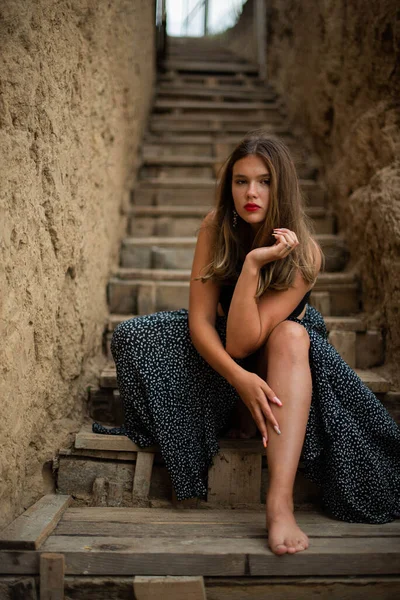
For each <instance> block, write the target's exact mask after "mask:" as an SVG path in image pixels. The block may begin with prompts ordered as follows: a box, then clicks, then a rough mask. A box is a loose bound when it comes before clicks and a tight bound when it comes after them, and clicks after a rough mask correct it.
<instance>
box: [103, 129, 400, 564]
mask: <svg viewBox="0 0 400 600" xmlns="http://www.w3.org/2000/svg"><path fill="white" fill-rule="evenodd" d="M322 261H323V258H322V254H321V251H320V249H319V246H318V244H317V243H316V242H315V240H313V238H312V235H311V233H310V226H309V223H308V220H307V218H306V216H305V214H304V210H303V207H302V199H301V193H300V189H299V183H298V179H297V175H296V170H295V167H294V164H293V161H292V159H291V157H290V154H289V152H288V149H287V148H286V146H285V145H284V144H283V143H282V142H281V141H280V140H279V139H277V138H275V137H272V136H269V135H267V134H266V133H265V132H263V131H262V130H260V131H255V132H251V133H249V134H248V135H247V136H246V137H245V139H244V140H243V141H242V142H241V143H240V144H239V145H238V146H237V148H236V149H235V150H234V152H233V153H232V155H231V156H230V157H229V158H228V160H227V162H226V164H225V167H224V169H223V172H222V175H221V179H220V183H219V188H218V198H217V205H216V208H215V209H214V210H212V211H211V212H210V213H209V214H208V215H207V216H206V218H205V219H204V221H203V223H202V226H201V228H200V232H199V235H198V241H197V245H196V250H195V256H194V260H193V268H192V274H191V282H190V300H189V311H187V310H185V309H181V310H175V311H163V312H158V313H155V314H152V315H146V316H143V317H137V318H135V319H129V320H127V321H125V322H124V323H121V324H120V325H119V326H118V327H117V328H116V330H115V332H114V334H113V338H112V343H111V351H112V354H113V357H114V360H115V362H116V366H117V378H118V387H119V389H120V393H121V396H122V399H123V402H124V409H125V424H124V426H123V427H122V428H113V429H106V428H104V427H102V426H101V425H98V424H96V423H95V424H94V425H93V431H95V432H98V433H124V434H125V435H128V436H129V437H130V438H131V439H132V440H133V441H134V442H135V443H137V444H139V445H140V446H147V445H151V444H154V443H158V444H159V445H160V448H161V453H162V455H163V457H164V460H165V463H166V466H167V468H168V469H169V472H170V474H171V479H172V483H173V486H174V488H175V491H176V496H177V498H178V499H184V498H190V497H195V496H204V495H205V494H206V492H207V490H206V486H205V477H206V474H207V469H208V467H209V466H210V464H211V462H212V457H213V456H214V455H215V454H216V453H217V452H218V450H219V447H218V441H217V438H218V436H220V435H221V434H224V433H227V432H228V429H229V427H230V425H231V424H232V423H231V422H232V417H233V415H234V413H235V410H236V414H238V415H239V417H240V416H241V418H242V422H241V423H239V424H238V431H237V430H236V431H235V430H230V432H229V434H230V435H240V436H246V435H249V434H251V433H252V431H251V429H252V427H251V425H252V424H255V426H256V427H257V428H258V430H259V431H260V433H261V436H262V439H263V444H264V447H265V448H266V453H267V460H268V474H269V484H268V493H267V499H266V520H267V529H268V542H269V546H270V548H271V550H272V551H273V552H274V553H275V554H278V555H280V554H285V553H295V552H298V551H301V550H305V549H306V548H307V547H308V543H309V542H308V538H307V535H306V534H305V533H304V532H303V531H301V529H300V528H299V527H298V525H297V523H296V520H295V517H294V514H293V484H294V479H295V475H296V470H297V467H298V464H299V460H300V457H301V458H302V462H303V465H304V469H305V473H306V475H308V476H309V477H310V478H311V479H312V480H313V481H315V482H316V483H318V484H319V485H321V486H322V492H323V501H324V504H325V507H326V509H327V510H328V511H329V512H330V514H331V515H333V516H335V517H337V518H339V519H342V520H345V521H350V522H351V521H353V522H354V521H356V522H369V523H384V522H387V521H391V520H393V519H394V518H396V516H398V515H399V513H400V430H399V428H398V427H397V426H396V424H395V422H394V421H393V419H392V418H391V417H390V415H389V414H388V413H387V411H386V410H385V409H384V407H383V406H382V404H381V403H380V402H379V401H378V400H377V398H376V397H375V396H374V395H373V394H372V392H370V390H369V389H368V388H367V387H366V386H365V385H364V384H363V383H362V381H361V380H360V379H359V378H358V376H357V375H356V373H355V372H354V371H353V370H352V369H350V367H349V366H348V365H347V364H346V363H345V362H344V361H343V360H342V358H341V357H340V355H339V354H338V353H337V352H336V351H335V349H334V348H333V347H332V346H331V345H330V344H329V343H328V341H327V332H326V328H325V324H324V321H323V318H322V316H321V315H320V313H319V312H318V311H317V310H316V309H315V308H313V307H311V306H310V305H309V304H307V300H308V298H309V295H310V290H311V288H312V287H313V285H314V282H315V280H316V277H317V275H318V272H319V271H320V268H321V263H322Z"/></svg>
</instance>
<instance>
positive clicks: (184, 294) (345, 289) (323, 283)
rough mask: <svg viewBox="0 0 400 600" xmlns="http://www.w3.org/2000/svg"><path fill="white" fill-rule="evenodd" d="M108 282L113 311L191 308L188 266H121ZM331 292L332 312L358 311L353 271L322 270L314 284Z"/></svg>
mask: <svg viewBox="0 0 400 600" xmlns="http://www.w3.org/2000/svg"><path fill="white" fill-rule="evenodd" d="M115 273H117V274H118V277H112V278H111V279H110V280H109V283H108V289H107V291H108V303H109V311H110V312H111V313H121V314H131V313H134V314H148V313H152V312H156V311H159V310H176V309H179V308H188V305H189V277H190V271H189V270H187V269H186V270H185V269H177V270H175V269H118V270H116V271H115ZM317 292H329V304H330V307H329V314H331V315H335V316H349V315H351V314H354V313H358V312H359V309H360V306H359V289H358V283H357V280H356V278H355V277H354V276H353V275H351V274H343V273H322V274H321V275H320V276H319V277H318V280H317V282H316V285H315V287H314V293H313V295H315V294H316V293H317Z"/></svg>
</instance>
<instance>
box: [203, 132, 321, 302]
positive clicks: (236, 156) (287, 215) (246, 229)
mask: <svg viewBox="0 0 400 600" xmlns="http://www.w3.org/2000/svg"><path fill="white" fill-rule="evenodd" d="M249 155H256V156H259V157H260V158H261V159H262V160H263V161H264V163H265V164H266V166H267V167H268V169H269V173H270V189H269V204H268V211H267V215H266V218H265V220H264V222H263V223H262V225H261V226H260V228H259V230H258V231H257V233H256V235H255V236H254V234H252V230H251V226H250V225H249V224H248V223H246V222H245V221H243V219H241V218H240V217H239V216H238V217H237V221H238V222H237V226H236V227H234V226H233V210H234V208H235V206H234V202H233V196H232V174H233V167H234V164H235V163H236V162H237V161H238V160H240V159H241V158H244V157H245V156H249ZM209 226H210V227H213V229H214V235H213V239H214V244H213V249H212V257H213V258H212V261H211V263H210V264H209V265H207V266H206V267H205V272H204V274H203V275H202V276H201V277H200V278H199V279H201V280H202V281H203V282H204V281H207V279H212V280H214V281H218V282H220V283H223V282H224V283H227V282H229V283H234V282H235V281H236V280H237V278H238V277H239V274H240V270H241V268H242V265H243V262H244V259H245V257H246V254H247V253H248V252H250V250H253V249H254V248H260V247H262V246H272V245H273V244H275V238H274V237H273V236H272V232H273V229H274V228H276V227H285V228H287V229H290V230H292V231H294V232H295V233H296V235H297V238H298V240H299V245H298V246H297V247H296V248H294V249H293V250H292V252H290V254H289V255H288V256H287V257H286V258H282V259H280V260H276V261H273V262H271V263H267V264H266V265H264V266H263V267H262V269H261V270H260V278H259V282H258V288H257V293H256V297H257V298H258V297H260V296H261V295H262V294H263V293H264V292H265V290H266V289H268V288H270V289H275V290H287V289H288V288H289V287H291V285H292V284H293V280H294V277H295V273H296V271H297V270H300V272H301V274H302V276H303V278H304V280H305V281H306V282H307V283H312V282H314V280H315V277H316V268H315V254H314V252H313V247H312V246H313V244H312V237H311V234H312V231H313V229H312V224H311V221H310V219H309V218H308V217H307V215H306V214H305V211H304V202H303V197H302V193H301V190H300V185H299V181H298V177H297V173H296V167H295V165H294V163H293V160H292V158H291V156H290V152H289V150H288V148H287V146H286V145H285V144H284V143H283V142H282V140H280V139H279V138H277V137H275V136H272V135H270V134H268V133H266V132H265V131H264V130H262V129H257V130H255V131H250V132H249V133H247V134H246V136H245V138H244V139H243V140H242V141H241V142H240V143H239V144H238V145H237V146H236V148H235V149H234V151H233V152H232V154H231V155H230V156H229V157H228V158H227V160H226V162H225V164H224V165H223V167H222V170H221V174H220V180H219V183H218V187H217V203H216V209H215V215H214V218H213V220H212V223H211V224H210V225H209ZM318 248H319V246H318ZM319 251H320V252H321V256H322V260H323V255H322V251H321V249H320V248H319Z"/></svg>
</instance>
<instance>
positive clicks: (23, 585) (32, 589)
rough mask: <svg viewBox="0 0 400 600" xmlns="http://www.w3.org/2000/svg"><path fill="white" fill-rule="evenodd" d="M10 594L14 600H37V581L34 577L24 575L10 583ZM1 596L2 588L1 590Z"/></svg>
mask: <svg viewBox="0 0 400 600" xmlns="http://www.w3.org/2000/svg"><path fill="white" fill-rule="evenodd" d="M10 596H11V599H12V600H37V593H36V583H35V580H34V578H33V577H24V578H23V579H20V580H19V581H16V582H15V583H12V584H10ZM0 597H2V596H1V590H0Z"/></svg>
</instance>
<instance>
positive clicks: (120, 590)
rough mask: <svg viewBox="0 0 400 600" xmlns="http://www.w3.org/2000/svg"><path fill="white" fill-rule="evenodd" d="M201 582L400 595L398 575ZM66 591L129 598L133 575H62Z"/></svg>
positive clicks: (363, 599)
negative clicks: (64, 576)
mask: <svg viewBox="0 0 400 600" xmlns="http://www.w3.org/2000/svg"><path fill="white" fill-rule="evenodd" d="M204 583H205V588H206V593H208V594H209V598H212V600H244V598H246V600H266V599H269V598H270V599H271V600H393V599H394V598H399V597H400V577H395V576H389V577H386V576H375V577H307V576H306V577H274V578H270V577H269V578H268V577H257V578H255V579H252V578H251V577H232V578H225V577H218V578H214V577H207V578H206V579H205V582H204ZM65 593H66V594H67V595H68V594H70V596H71V598H74V600H110V599H111V598H132V578H131V577H114V578H110V577H88V576H83V577H80V576H72V575H71V576H67V577H66V578H65ZM18 600H19V599H18ZM24 600H25V599H24Z"/></svg>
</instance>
